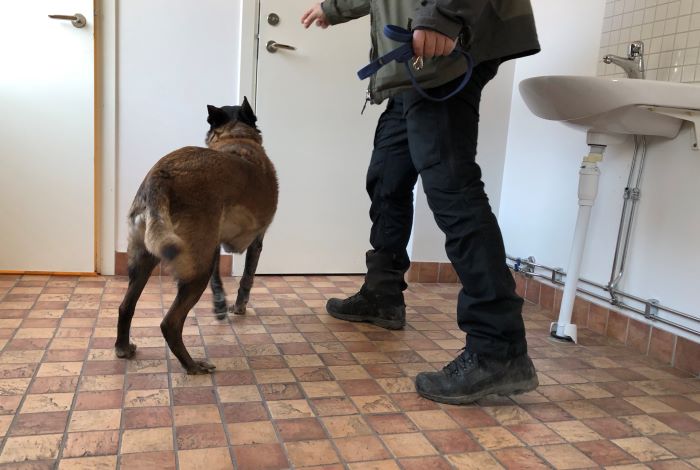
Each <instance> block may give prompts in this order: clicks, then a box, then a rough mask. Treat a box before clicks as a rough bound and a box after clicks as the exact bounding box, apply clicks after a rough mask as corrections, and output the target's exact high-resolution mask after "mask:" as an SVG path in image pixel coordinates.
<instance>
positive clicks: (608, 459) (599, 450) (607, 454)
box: [576, 440, 636, 466]
mask: <svg viewBox="0 0 700 470" xmlns="http://www.w3.org/2000/svg"><path fill="white" fill-rule="evenodd" d="M576 447H577V448H578V450H580V451H581V452H583V453H584V454H585V455H586V456H587V457H588V458H590V459H591V460H593V461H594V462H595V463H596V464H598V465H602V466H611V465H624V464H629V463H634V462H636V459H635V458H634V457H632V456H631V455H629V454H628V453H627V452H625V451H623V450H622V449H620V448H619V447H618V446H616V445H615V444H613V443H611V442H610V441H602V440H601V441H590V442H579V443H578V444H576Z"/></svg>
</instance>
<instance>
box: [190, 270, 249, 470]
mask: <svg viewBox="0 0 700 470" xmlns="http://www.w3.org/2000/svg"><path fill="white" fill-rule="evenodd" d="M223 284H224V282H223V281H222V288H223ZM207 289H209V286H207V287H206V288H205V292H206V291H207ZM224 292H226V291H225V289H224ZM224 297H225V296H224ZM200 301H201V298H200ZM212 301H213V300H212ZM197 303H199V301H198V302H197ZM196 306H197V305H196V304H195V306H194V307H192V310H194V309H195V307H196ZM226 309H227V310H228V302H227V303H226ZM209 313H210V315H211V316H212V317H214V318H215V316H214V313H213V312H212V311H210V312H209ZM194 318H195V320H196V323H197V331H198V332H199V337H200V339H201V341H202V349H203V350H204V358H203V359H209V350H208V348H207V343H206V341H204V334H203V333H202V329H201V326H202V325H201V324H200V323H199V318H198V317H197V314H196V312H195V316H194ZM226 320H227V321H228V324H229V327H230V328H231V333H232V334H233V336H234V337H235V338H236V342H237V343H238V338H237V337H236V333H235V331H233V326H232V323H231V318H230V317H229V316H227V317H226ZM241 352H242V353H243V354H244V356H243V357H245V352H244V351H243V348H241ZM247 363H248V361H247V359H246V364H247ZM185 373H186V372H185ZM216 373H217V371H216V369H215V370H214V372H213V373H210V374H209V377H210V378H211V385H212V389H213V390H212V391H213V392H214V400H215V404H216V408H217V409H218V411H219V419H220V420H221V426H222V427H223V429H224V436H225V437H226V442H227V444H228V445H227V446H226V447H227V450H228V453H229V457H230V459H231V465H233V468H237V465H236V454H235V452H234V451H233V450H234V449H233V447H234V446H233V441H232V440H231V436H230V434H229V432H228V425H227V423H226V416H225V415H224V407H223V403H222V401H221V397H219V387H218V384H217V382H216ZM258 393H260V391H259V390H258ZM261 396H262V394H261Z"/></svg>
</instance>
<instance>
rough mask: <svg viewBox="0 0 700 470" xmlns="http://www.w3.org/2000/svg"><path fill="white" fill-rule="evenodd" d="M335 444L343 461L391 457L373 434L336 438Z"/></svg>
mask: <svg viewBox="0 0 700 470" xmlns="http://www.w3.org/2000/svg"><path fill="white" fill-rule="evenodd" d="M335 445H336V447H337V448H338V451H339V452H340V456H341V457H342V458H343V460H344V461H345V462H361V461H370V460H382V459H387V458H389V457H391V456H390V455H389V452H387V450H386V448H385V447H384V445H383V444H382V442H381V441H380V440H379V439H378V438H377V437H374V436H359V437H346V438H341V439H336V440H335Z"/></svg>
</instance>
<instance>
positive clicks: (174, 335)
mask: <svg viewBox="0 0 700 470" xmlns="http://www.w3.org/2000/svg"><path fill="white" fill-rule="evenodd" d="M209 277H210V276H209V273H207V274H205V275H199V276H197V277H195V278H194V279H192V280H190V281H180V282H179V283H178V287H177V295H176V296H175V301H174V302H173V304H172V305H171V306H170V310H168V313H167V314H166V315H165V317H164V318H163V321H162V322H161V324H160V330H161V331H162V332H163V337H165V341H166V342H167V343H168V346H169V347H170V350H171V351H172V352H173V354H175V357H177V359H178V360H179V361H180V364H182V367H184V368H185V370H186V371H187V373H188V374H208V373H210V372H211V371H212V370H213V369H214V368H215V367H214V365H212V364H210V363H208V362H206V361H195V360H194V359H192V357H191V356H190V353H189V352H187V348H185V343H184V342H183V341H182V330H183V328H184V326H185V319H186V318H187V314H188V313H189V311H190V309H191V308H192V307H194V306H195V304H196V303H197V301H198V300H199V298H200V297H201V296H202V293H203V292H204V289H206V288H207V282H208V281H209Z"/></svg>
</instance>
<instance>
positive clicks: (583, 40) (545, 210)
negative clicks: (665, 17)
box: [500, 0, 700, 314]
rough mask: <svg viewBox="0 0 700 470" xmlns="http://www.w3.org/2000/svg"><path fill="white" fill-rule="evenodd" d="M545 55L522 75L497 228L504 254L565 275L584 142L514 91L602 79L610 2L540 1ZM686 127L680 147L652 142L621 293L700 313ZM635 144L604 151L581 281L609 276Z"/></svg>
mask: <svg viewBox="0 0 700 470" xmlns="http://www.w3.org/2000/svg"><path fill="white" fill-rule="evenodd" d="M533 4H534V5H533V6H534V7H535V15H536V19H537V22H538V28H539V33H540V40H541V43H542V48H543V52H542V53H541V54H539V55H537V56H534V57H532V58H527V59H523V60H521V61H519V63H518V65H517V66H516V71H515V84H516V87H515V88H514V92H513V105H512V110H511V120H510V131H509V137H508V150H507V157H506V166H505V174H504V177H503V191H502V197H501V208H500V221H501V226H502V228H503V232H504V237H505V242H506V250H507V251H508V253H509V254H511V255H513V256H521V257H525V256H529V255H533V256H535V258H536V259H537V260H538V261H539V262H541V263H543V264H546V265H550V266H559V267H563V268H566V267H567V263H568V257H569V247H570V243H571V239H572V237H573V229H574V224H575V219H576V211H577V184H578V174H577V171H578V166H579V163H580V161H581V157H582V156H583V155H584V154H585V153H586V152H587V150H588V149H587V147H586V144H585V134H584V133H583V132H579V131H574V130H571V129H568V128H565V127H564V126H562V125H561V124H559V123H556V122H549V121H544V120H541V119H538V118H536V117H534V116H533V115H532V114H531V113H530V111H529V110H528V109H527V107H526V106H525V104H524V103H523V101H522V99H521V98H520V94H519V92H518V90H517V84H518V83H519V82H520V81H521V80H523V79H525V78H527V77H531V76H536V75H549V74H557V75H568V74H571V75H595V74H596V71H597V66H598V61H599V60H600V57H599V56H600V49H599V40H600V31H601V28H602V21H603V17H604V7H605V0H595V2H592V1H591V0H569V1H566V2H563V1H561V0H534V2H533ZM689 145H690V144H689V135H688V131H687V129H686V130H684V131H683V132H682V133H681V135H680V136H679V137H678V138H677V139H676V140H674V141H662V140H659V139H652V140H650V145H649V150H648V157H647V165H646V170H645V178H644V180H643V182H642V200H641V202H640V204H639V206H638V207H639V211H638V216H637V221H636V224H635V232H634V236H633V238H632V242H631V248H630V260H629V265H628V271H627V274H626V277H625V280H624V282H623V283H622V285H621V289H622V290H624V291H625V292H629V293H632V294H636V295H638V296H640V297H643V298H657V299H659V300H661V303H662V304H664V305H667V306H671V307H674V308H677V309H679V310H682V311H686V312H688V313H693V312H695V314H700V310H699V309H698V307H697V300H696V292H695V291H696V290H697V287H696V286H697V283H698V279H700V251H698V249H697V243H698V240H700V208H699V207H698V205H697V201H698V199H699V198H700V189H699V188H698V185H697V177H698V175H700V154H699V153H698V152H693V151H691V150H690V146H689ZM632 150H633V147H632V142H631V138H630V139H629V140H628V141H627V142H626V143H625V144H623V145H617V146H611V147H609V148H608V149H607V151H606V155H605V160H604V161H603V162H602V164H601V165H600V168H601V171H602V176H601V181H600V190H599V194H598V199H597V202H596V206H595V207H594V209H593V215H592V220H591V229H590V230H589V234H588V242H587V246H586V254H585V256H584V261H583V266H582V273H581V275H582V277H585V278H587V279H591V280H594V281H597V282H600V283H606V282H607V280H608V278H609V276H610V269H611V266H612V258H613V255H614V249H615V242H616V236H617V229H618V224H619V218H620V211H621V208H622V192H623V189H624V187H625V184H626V182H627V175H628V172H629V166H630V163H631V159H632Z"/></svg>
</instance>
